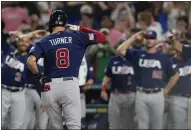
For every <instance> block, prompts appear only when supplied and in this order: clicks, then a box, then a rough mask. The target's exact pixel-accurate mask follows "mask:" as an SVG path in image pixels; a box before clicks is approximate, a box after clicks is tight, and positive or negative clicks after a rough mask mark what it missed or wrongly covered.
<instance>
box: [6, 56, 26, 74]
mask: <svg viewBox="0 0 191 130" xmlns="http://www.w3.org/2000/svg"><path fill="white" fill-rule="evenodd" d="M5 64H7V65H8V66H9V67H11V68H14V69H19V70H20V72H23V71H24V63H22V62H20V61H19V60H16V59H14V58H12V57H10V56H7V57H6V59H5Z"/></svg>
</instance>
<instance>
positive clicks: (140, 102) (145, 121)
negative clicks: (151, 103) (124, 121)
mask: <svg viewBox="0 0 191 130" xmlns="http://www.w3.org/2000/svg"><path fill="white" fill-rule="evenodd" d="M147 101H148V94H145V93H143V92H137V93H136V98H135V115H136V116H135V121H136V125H137V128H138V129H149V122H150V119H149V110H148V106H147Z"/></svg>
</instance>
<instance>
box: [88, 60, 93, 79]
mask: <svg viewBox="0 0 191 130" xmlns="http://www.w3.org/2000/svg"><path fill="white" fill-rule="evenodd" d="M93 72H94V69H93V67H92V66H91V65H89V64H88V74H87V79H94V74H93Z"/></svg>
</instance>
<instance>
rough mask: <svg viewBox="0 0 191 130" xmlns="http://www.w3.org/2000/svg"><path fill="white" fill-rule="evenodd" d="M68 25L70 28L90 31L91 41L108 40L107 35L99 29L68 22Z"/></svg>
mask: <svg viewBox="0 0 191 130" xmlns="http://www.w3.org/2000/svg"><path fill="white" fill-rule="evenodd" d="M67 26H68V27H69V29H70V30H74V31H82V32H84V33H88V35H89V40H90V41H95V42H96V43H103V42H105V41H106V37H105V35H104V34H103V33H101V32H99V31H97V30H93V29H90V28H87V27H84V26H77V25H71V24H67Z"/></svg>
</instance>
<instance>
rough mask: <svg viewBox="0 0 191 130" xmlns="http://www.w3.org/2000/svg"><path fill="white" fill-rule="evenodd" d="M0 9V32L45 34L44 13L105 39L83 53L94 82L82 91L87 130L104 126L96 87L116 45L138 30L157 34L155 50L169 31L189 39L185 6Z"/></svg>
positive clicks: (10, 5)
mask: <svg viewBox="0 0 191 130" xmlns="http://www.w3.org/2000/svg"><path fill="white" fill-rule="evenodd" d="M1 6H2V9H1V11H2V27H3V26H4V29H3V28H2V29H3V30H2V32H10V31H17V33H19V32H23V33H28V32H31V31H34V30H38V29H47V27H48V26H47V23H48V20H49V14H50V13H51V12H52V11H53V10H56V9H61V10H64V11H65V12H66V13H67V15H68V23H69V24H75V25H83V26H86V27H89V28H93V29H96V30H101V31H102V32H103V33H105V34H106V35H107V42H108V43H107V44H106V45H104V46H103V45H94V46H91V47H90V48H88V50H87V52H86V57H87V60H88V62H89V64H91V65H92V66H93V67H94V77H95V82H94V85H92V86H91V88H90V89H89V90H88V91H86V102H87V126H86V127H88V128H89V129H92V128H96V129H100V128H106V127H107V103H108V102H105V101H103V100H102V99H100V87H101V82H102V78H103V74H104V69H105V67H106V65H107V62H108V60H109V58H110V57H111V56H112V55H115V48H116V47H117V46H118V44H119V43H120V42H121V41H123V40H124V39H127V38H128V37H130V36H131V35H132V33H134V32H136V31H138V30H147V29H153V30H155V31H156V32H157V34H158V40H159V47H160V48H161V51H164V52H167V51H166V48H167V44H165V38H166V33H167V32H168V31H169V30H172V31H173V32H175V33H176V34H177V35H178V37H179V39H180V40H181V39H182V40H184V39H186V40H188V41H189V40H191V2H154V1H153V2H146V1H145V2H138V1H137V2H114V1H113V2H80V1H79V2H61V1H60V2H50V1H49V2H40V1H39V2H33V1H31V2H24V1H22V2H15V1H14V2H13V1H11V2H1ZM143 12H150V13H143ZM3 24H4V25H3ZM15 40H16V37H15V36H11V37H10V38H9V39H7V40H6V41H2V42H6V44H10V45H11V46H14V44H15V43H14V42H15ZM3 47H4V46H2V49H3ZM2 49H1V50H2ZM167 53H168V52H167ZM108 91H109V90H108Z"/></svg>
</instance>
